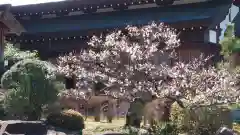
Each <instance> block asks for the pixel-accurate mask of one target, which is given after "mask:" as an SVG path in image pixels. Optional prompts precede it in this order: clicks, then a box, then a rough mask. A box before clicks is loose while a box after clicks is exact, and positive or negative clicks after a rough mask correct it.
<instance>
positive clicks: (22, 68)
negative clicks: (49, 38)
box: [1, 59, 59, 120]
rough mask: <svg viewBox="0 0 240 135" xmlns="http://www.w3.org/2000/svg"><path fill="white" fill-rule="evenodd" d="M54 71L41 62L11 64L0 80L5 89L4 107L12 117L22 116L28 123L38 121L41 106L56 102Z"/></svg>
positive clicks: (31, 61)
mask: <svg viewBox="0 0 240 135" xmlns="http://www.w3.org/2000/svg"><path fill="white" fill-rule="evenodd" d="M56 78H57V77H56V69H55V67H54V66H53V65H51V64H50V63H47V62H45V61H41V60H33V59H26V60H22V61H19V62H17V63H16V64H14V65H13V66H12V67H11V68H10V70H8V71H7V72H5V73H4V75H3V76H2V78H1V85H2V87H3V88H4V89H8V91H7V93H6V96H5V99H4V107H5V109H6V111H8V112H9V113H12V114H16V115H26V117H27V118H28V120H37V119H40V117H41V114H42V108H43V106H44V105H47V104H50V103H53V102H55V101H56V100H57V94H58V91H59V90H58V88H56V82H57V81H58V80H57V79H56Z"/></svg>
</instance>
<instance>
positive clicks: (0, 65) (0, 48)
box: [0, 25, 5, 74]
mask: <svg viewBox="0 0 240 135" xmlns="http://www.w3.org/2000/svg"><path fill="white" fill-rule="evenodd" d="M4 37H5V28H4V27H2V26H1V25H0V74H2V73H4Z"/></svg>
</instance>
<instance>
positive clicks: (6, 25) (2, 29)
mask: <svg viewBox="0 0 240 135" xmlns="http://www.w3.org/2000/svg"><path fill="white" fill-rule="evenodd" d="M10 8H11V5H0V74H1V75H2V73H3V72H4V71H5V70H4V57H3V56H4V41H5V36H6V35H7V34H12V35H14V36H19V35H20V34H21V33H22V32H25V30H24V28H23V27H22V25H21V24H20V23H19V22H18V21H17V20H16V19H15V18H14V16H13V15H12V14H11V13H10V12H9V10H10Z"/></svg>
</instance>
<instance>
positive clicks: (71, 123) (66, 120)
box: [47, 110, 84, 130]
mask: <svg viewBox="0 0 240 135" xmlns="http://www.w3.org/2000/svg"><path fill="white" fill-rule="evenodd" d="M47 123H48V124H50V125H52V126H55V127H59V128H62V129H67V130H81V129H84V119H83V116H82V115H81V113H79V112H77V111H74V110H64V111H62V112H59V113H52V114H49V115H48V117H47Z"/></svg>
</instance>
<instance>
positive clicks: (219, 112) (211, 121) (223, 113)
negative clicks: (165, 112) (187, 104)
mask: <svg viewBox="0 0 240 135" xmlns="http://www.w3.org/2000/svg"><path fill="white" fill-rule="evenodd" d="M171 119H172V121H173V122H174V123H176V124H177V128H178V130H180V131H181V132H185V133H186V132H188V133H190V134H192V135H199V134H200V135H201V134H204V135H208V134H213V133H214V132H216V131H217V130H218V129H219V128H220V127H221V126H223V125H225V126H227V127H229V128H232V119H231V111H230V109H229V108H226V107H224V106H201V107H197V108H191V109H190V108H185V109H182V108H180V107H178V106H177V105H173V106H172V111H171Z"/></svg>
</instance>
